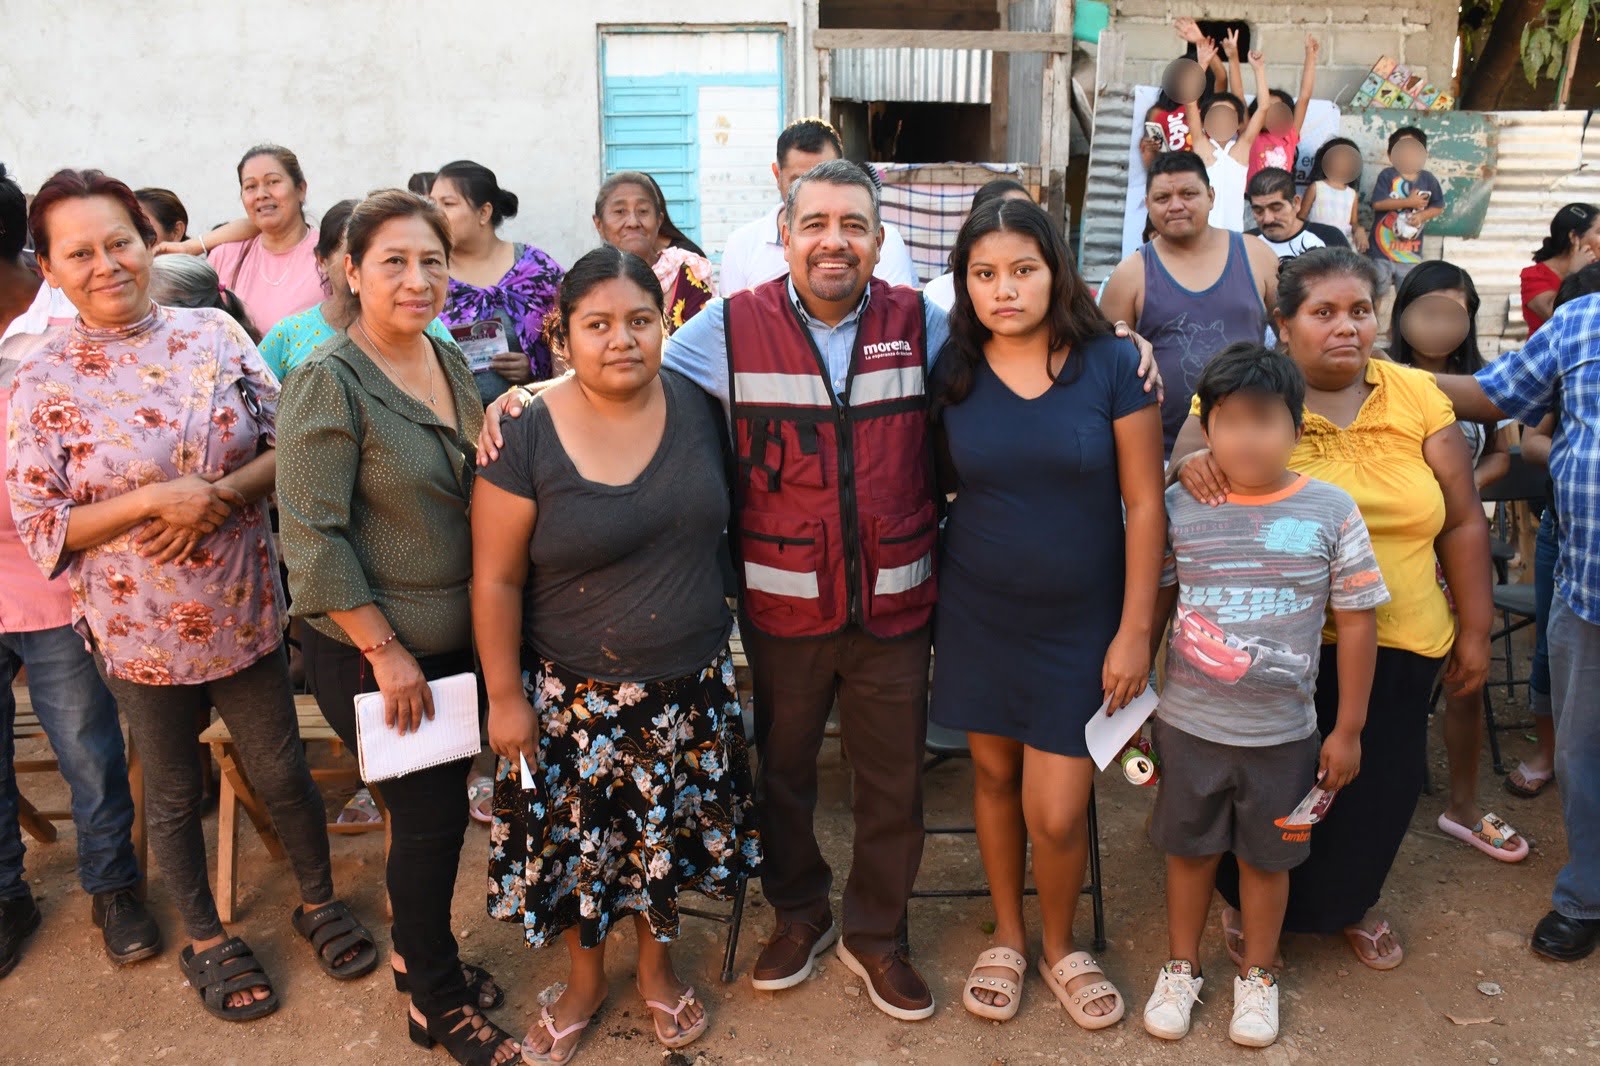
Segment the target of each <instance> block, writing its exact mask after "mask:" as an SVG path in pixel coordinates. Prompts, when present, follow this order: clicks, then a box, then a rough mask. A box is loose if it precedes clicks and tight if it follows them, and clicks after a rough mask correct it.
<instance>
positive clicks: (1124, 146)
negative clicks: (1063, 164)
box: [1078, 85, 1133, 286]
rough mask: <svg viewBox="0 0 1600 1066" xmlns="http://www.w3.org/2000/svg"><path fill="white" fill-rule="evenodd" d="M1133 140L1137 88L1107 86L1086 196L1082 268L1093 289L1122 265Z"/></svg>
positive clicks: (1099, 101) (1097, 109) (1098, 111)
mask: <svg viewBox="0 0 1600 1066" xmlns="http://www.w3.org/2000/svg"><path fill="white" fill-rule="evenodd" d="M1132 137H1133V89H1132V87H1131V86H1127V85H1107V86H1102V87H1101V89H1100V91H1099V93H1098V94H1097V96H1096V98H1095V105H1094V130H1093V131H1092V132H1091V134H1090V138H1089V180H1088V183H1087V185H1086V186H1085V188H1084V195H1083V214H1082V216H1081V217H1082V219H1083V225H1082V227H1081V232H1082V238H1081V239H1082V245H1081V247H1080V248H1079V250H1078V265H1079V269H1080V270H1081V271H1082V273H1083V276H1084V278H1085V279H1087V280H1088V282H1089V284H1090V285H1093V286H1098V285H1100V284H1101V283H1102V282H1104V281H1105V279H1106V278H1107V276H1109V275H1110V273H1111V271H1112V270H1113V269H1115V268H1116V265H1117V264H1118V263H1120V262H1121V261H1122V216H1123V209H1124V205H1125V204H1126V201H1127V196H1128V144H1129V143H1130V139H1131V138H1132Z"/></svg>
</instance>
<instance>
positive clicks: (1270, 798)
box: [1150, 718, 1322, 872]
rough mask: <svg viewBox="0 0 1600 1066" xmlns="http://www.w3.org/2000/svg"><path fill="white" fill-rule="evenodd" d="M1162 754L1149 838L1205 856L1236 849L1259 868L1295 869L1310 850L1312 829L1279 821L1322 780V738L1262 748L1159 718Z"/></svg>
mask: <svg viewBox="0 0 1600 1066" xmlns="http://www.w3.org/2000/svg"><path fill="white" fill-rule="evenodd" d="M1152 738H1153V740H1154V742H1155V749H1156V755H1157V756H1158V757H1159V758H1160V759H1161V783H1160V786H1159V789H1158V791H1157V792H1156V809H1155V814H1154V815H1153V816H1152V817H1151V820H1150V840H1151V842H1152V843H1153V844H1155V846H1156V847H1158V848H1160V849H1161V850H1162V851H1164V852H1166V853H1167V854H1168V855H1177V856H1180V857H1182V858H1189V859H1199V858H1204V857H1206V856H1209V855H1221V854H1222V853H1223V852H1227V851H1231V852H1233V853H1234V854H1235V855H1237V856H1238V857H1239V859H1240V860H1241V861H1242V862H1245V863H1248V864H1249V865H1251V866H1253V867H1255V868H1256V869H1257V870H1266V871H1269V872H1271V871H1277V870H1292V869H1294V867H1296V866H1299V865H1300V864H1301V863H1302V862H1304V861H1305V860H1306V857H1307V856H1308V855H1310V854H1311V834H1310V833H1308V832H1305V831H1303V830H1302V831H1300V832H1290V831H1285V830H1283V829H1280V828H1278V826H1277V825H1276V824H1275V823H1276V822H1277V820H1278V819H1279V818H1282V817H1284V816H1285V815H1287V814H1289V813H1290V812H1291V811H1293V810H1294V808H1295V805H1296V804H1297V803H1299V802H1300V801H1301V800H1302V799H1304V798H1305V795H1306V793H1307V792H1310V791H1311V786H1312V785H1313V784H1315V783H1316V778H1317V762H1318V759H1319V757H1320V755H1321V752H1322V738H1321V737H1320V736H1318V735H1317V734H1316V733H1312V734H1311V735H1310V736H1309V737H1306V738H1305V739H1304V740H1295V741H1290V742H1289V743H1287V744H1273V745H1269V746H1267V747H1264V748H1241V747H1235V746H1233V745H1231V744H1217V743H1214V742H1212V741H1209V740H1202V739H1200V738H1199V737H1197V736H1194V735H1193V734H1190V733H1185V732H1184V731H1183V730H1181V729H1179V728H1177V727H1176V726H1171V725H1168V724H1167V723H1166V722H1163V721H1162V720H1161V719H1159V718H1157V719H1156V722H1155V728H1154V731H1153V733H1152Z"/></svg>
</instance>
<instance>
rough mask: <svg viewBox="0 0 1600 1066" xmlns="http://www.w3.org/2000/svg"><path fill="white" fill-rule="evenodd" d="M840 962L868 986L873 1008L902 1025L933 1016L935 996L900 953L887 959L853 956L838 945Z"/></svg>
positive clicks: (885, 957) (890, 954)
mask: <svg viewBox="0 0 1600 1066" xmlns="http://www.w3.org/2000/svg"><path fill="white" fill-rule="evenodd" d="M839 958H840V960H841V961H843V962H844V964H845V965H846V966H848V967H850V971H851V972H852V973H854V974H855V975H856V976H857V977H859V978H861V980H862V981H864V982H865V983H866V986H867V995H868V996H870V997H871V999H872V1005H873V1006H875V1007H877V1008H878V1009H879V1010H881V1011H883V1013H885V1014H887V1015H888V1016H889V1017H891V1018H896V1019H898V1020H900V1021H902V1022H920V1021H921V1020H922V1019H924V1018H929V1017H932V1016H933V993H932V992H931V991H929V989H928V982H926V981H924V980H923V979H922V975H921V974H920V973H918V972H917V971H916V968H915V967H914V966H912V965H911V960H910V959H908V958H906V956H905V955H904V954H903V953H901V952H899V951H891V952H889V953H888V954H887V955H861V956H858V955H854V954H852V953H851V951H850V949H849V948H848V947H846V946H845V943H844V941H842V940H841V941H839Z"/></svg>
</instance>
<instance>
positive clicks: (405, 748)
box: [356, 674, 483, 781]
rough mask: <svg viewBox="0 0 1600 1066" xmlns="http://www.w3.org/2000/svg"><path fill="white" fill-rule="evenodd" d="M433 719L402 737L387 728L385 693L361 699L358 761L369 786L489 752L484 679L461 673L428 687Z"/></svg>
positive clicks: (357, 730) (365, 696)
mask: <svg viewBox="0 0 1600 1066" xmlns="http://www.w3.org/2000/svg"><path fill="white" fill-rule="evenodd" d="M428 688H429V690H430V691H431V692H432V693H433V717H432V718H426V717H425V718H423V719H422V724H421V726H419V727H418V728H417V730H416V731H415V732H412V733H407V734H405V735H404V736H401V735H400V733H399V732H398V731H396V730H395V729H393V728H392V727H390V726H388V725H386V724H384V721H383V693H381V692H363V693H362V694H361V695H359V696H357V697H356V748H357V751H356V756H357V758H358V759H359V760H360V762H361V779H362V780H363V781H388V780H390V779H391V778H395V777H400V776H401V775H402V774H409V773H411V772H412V771H415V770H426V769H428V768H429V767H431V766H439V765H442V764H444V763H447V762H454V761H456V760H457V759H468V758H471V757H472V756H474V755H476V754H478V752H480V751H482V750H483V743H482V741H481V740H480V739H479V734H478V680H477V678H475V677H473V676H472V675H471V674H455V675H453V676H451V677H441V678H440V679H439V680H437V681H430V682H428Z"/></svg>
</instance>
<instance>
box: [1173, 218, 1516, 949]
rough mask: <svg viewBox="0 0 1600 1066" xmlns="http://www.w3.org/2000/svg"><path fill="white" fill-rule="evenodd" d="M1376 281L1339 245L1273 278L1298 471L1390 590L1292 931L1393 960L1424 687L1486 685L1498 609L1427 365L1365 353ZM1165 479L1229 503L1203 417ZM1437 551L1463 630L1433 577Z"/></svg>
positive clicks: (1462, 453) (1463, 465)
mask: <svg viewBox="0 0 1600 1066" xmlns="http://www.w3.org/2000/svg"><path fill="white" fill-rule="evenodd" d="M1377 285H1378V278H1377V274H1376V273H1375V272H1374V270H1373V268H1372V266H1371V264H1370V263H1369V262H1368V261H1367V259H1366V257H1364V256H1360V255H1356V254H1355V253H1353V252H1351V251H1349V250H1348V249H1343V248H1319V249H1317V250H1316V251H1313V252H1311V253H1309V254H1307V255H1303V256H1301V257H1300V258H1298V259H1296V260H1293V261H1292V262H1289V263H1286V264H1284V267H1283V271H1282V272H1281V273H1280V275H1279V278H1278V307H1277V328H1278V336H1279V337H1281V338H1282V340H1283V343H1284V345H1285V347H1286V348H1287V349H1288V352H1289V355H1290V356H1291V357H1292V358H1293V359H1294V361H1295V363H1296V364H1297V365H1298V366H1299V367H1300V369H1301V371H1302V372H1303V373H1304V374H1305V377H1306V407H1305V428H1304V430H1303V435H1302V437H1301V439H1300V443H1299V445H1298V446H1297V447H1296V448H1295V451H1294V455H1293V456H1292V457H1291V458H1290V460H1289V465H1290V467H1291V468H1292V469H1294V470H1297V471H1299V472H1301V473H1304V474H1309V475H1310V476H1311V477H1314V478H1319V479H1321V480H1323V481H1327V482H1330V483H1332V484H1334V485H1337V486H1339V487H1340V488H1342V489H1344V490H1345V491H1346V492H1348V493H1350V495H1351V496H1353V497H1354V498H1355V501H1356V503H1357V504H1358V505H1359V506H1360V508H1361V514H1362V516H1363V517H1364V518H1365V519H1366V523H1367V529H1368V531H1369V532H1370V533H1371V535H1372V548H1373V552H1374V554H1375V555H1376V556H1377V558H1378V567H1379V569H1380V570H1381V571H1382V572H1383V580H1384V582H1385V584H1387V585H1388V586H1389V592H1390V594H1391V599H1390V600H1389V602H1388V603H1387V604H1386V605H1384V606H1382V607H1379V608H1378V658H1377V669H1376V671H1375V672H1374V674H1373V681H1372V697H1371V700H1370V703H1369V705H1368V708H1369V713H1368V715H1367V724H1366V728H1365V729H1363V730H1362V733H1361V746H1362V766H1361V775H1360V776H1359V777H1358V778H1356V780H1355V781H1354V782H1352V783H1351V784H1350V785H1347V786H1346V787H1345V788H1344V789H1342V790H1340V792H1339V797H1338V800H1337V802H1335V803H1334V805H1333V807H1332V808H1331V809H1330V810H1329V812H1328V814H1327V816H1326V817H1325V819H1324V820H1323V821H1322V822H1321V823H1319V824H1318V825H1317V827H1316V829H1315V830H1314V831H1313V832H1312V834H1311V858H1310V859H1308V860H1307V861H1306V862H1305V863H1303V864H1302V865H1300V866H1299V867H1297V868H1296V869H1295V870H1294V871H1293V873H1292V874H1291V875H1290V887H1289V909H1288V914H1287V916H1286V918H1285V920H1284V926H1283V927H1284V930H1285V931H1287V932H1298V933H1337V932H1341V931H1342V932H1343V933H1344V934H1345V936H1346V937H1347V938H1348V939H1349V941H1350V944H1351V947H1352V948H1354V950H1355V952H1356V955H1357V956H1358V957H1359V958H1360V959H1361V961H1362V962H1364V963H1365V964H1367V965H1368V966H1371V967H1372V968H1374V969H1379V970H1388V969H1393V968H1394V967H1395V966H1398V965H1399V964H1400V961H1401V959H1402V958H1403V957H1404V953H1403V952H1402V951H1401V948H1400V943H1399V940H1398V938H1397V937H1396V936H1395V934H1394V931H1393V929H1392V928H1391V927H1390V925H1389V922H1388V921H1387V920H1385V919H1384V918H1383V917H1382V916H1381V915H1380V914H1378V913H1376V912H1375V911H1374V910H1373V908H1374V906H1375V905H1376V904H1377V902H1378V896H1379V895H1380V894H1381V893H1382V891H1383V883H1384V880H1385V879H1386V878H1387V877H1388V875H1389V869H1390V867H1391V866H1392V865H1393V864H1394V860H1395V856H1396V854H1397V853H1398V851H1399V849H1400V841H1401V840H1402V839H1403V838H1404V836H1405V832H1406V828H1407V826H1408V825H1409V824H1410V822H1411V816H1412V814H1413V813H1414V812H1415V811H1416V806H1417V799H1418V797H1419V796H1420V795H1421V792H1422V784H1423V766H1424V760H1425V759H1426V756H1427V739H1428V707H1429V696H1430V695H1431V692H1432V688H1433V683H1434V680H1435V678H1437V676H1438V674H1439V666H1440V663H1441V662H1442V661H1443V660H1444V658H1445V657H1446V656H1447V655H1448V656H1449V659H1450V663H1449V667H1448V668H1447V670H1446V671H1445V685H1446V688H1448V689H1449V690H1450V691H1452V692H1456V691H1464V690H1472V689H1474V688H1475V686H1477V685H1481V684H1482V683H1483V681H1484V677H1485V675H1486V674H1487V672H1488V660H1489V627H1490V622H1491V619H1492V616H1493V607H1492V603H1491V598H1490V597H1491V593H1490V587H1489V578H1488V575H1489V573H1490V569H1489V532H1488V524H1487V523H1486V522H1485V521H1484V517H1483V509H1482V507H1481V506H1480V504H1479V500H1478V493H1477V490H1476V488H1474V486H1473V480H1472V457H1471V453H1470V452H1469V451H1468V449H1467V447H1466V442H1465V440H1464V438H1463V437H1462V435H1461V430H1460V429H1459V428H1458V427H1457V426H1456V425H1455V414H1454V412H1453V410H1452V408H1451V406H1450V401H1449V400H1448V399H1447V398H1446V397H1445V395H1444V393H1442V392H1440V391H1439V388H1438V386H1437V385H1435V384H1434V381H1433V378H1432V376H1431V375H1428V374H1426V373H1423V372H1421V371H1418V370H1413V369H1411V368H1409V367H1403V366H1400V365H1398V364H1396V363H1393V362H1390V361H1388V360H1387V359H1385V358H1383V357H1382V356H1381V355H1380V356H1379V358H1377V359H1374V358H1372V345H1373V341H1374V340H1375V339H1376V337H1377V332H1378V327H1377V317H1376V315H1374V313H1373V299H1374V295H1375V291H1376V289H1377ZM1170 476H1171V477H1172V478H1174V479H1176V480H1181V481H1182V482H1183V484H1184V487H1185V488H1187V489H1188V490H1189V491H1190V492H1191V493H1192V494H1193V495H1194V496H1195V498H1196V499H1200V500H1210V501H1213V502H1216V503H1220V502H1222V500H1223V498H1224V497H1225V495H1226V493H1227V490H1228V486H1227V480H1226V479H1225V478H1224V477H1223V475H1222V472H1221V471H1220V470H1219V469H1218V468H1217V466H1216V464H1215V463H1213V462H1212V461H1211V458H1210V453H1209V452H1207V451H1206V450H1205V449H1204V446H1203V439H1202V436H1201V432H1200V424H1199V419H1198V417H1197V416H1196V415H1195V414H1194V413H1191V414H1190V416H1189V420H1188V422H1187V423H1185V425H1184V427H1183V430H1182V431H1181V432H1180V433H1179V435H1178V439H1177V442H1176V444H1175V445H1174V447H1173V451H1172V464H1171V468H1170ZM1436 558H1437V560H1438V562H1439V563H1440V564H1442V566H1443V568H1444V575H1445V583H1446V584H1447V585H1448V586H1449V591H1450V595H1451V596H1452V597H1453V598H1454V600H1455V604H1456V611H1457V616H1458V618H1459V629H1458V628H1457V626H1456V623H1455V622H1454V621H1453V620H1452V619H1451V617H1450V607H1449V604H1448V603H1447V602H1446V600H1445V593H1444V590H1442V589H1441V588H1440V587H1439V583H1438V579H1437V576H1436V575H1437V571H1436V569H1435V559H1436ZM1333 639H1334V638H1333V633H1332V630H1331V629H1330V630H1324V632H1323V641H1324V644H1323V649H1322V651H1323V655H1322V670H1321V673H1320V674H1319V676H1318V685H1317V697H1316V699H1317V717H1318V720H1319V725H1320V727H1321V729H1322V732H1323V733H1324V735H1326V733H1327V732H1328V731H1329V730H1330V729H1331V728H1332V726H1333V712H1334V710H1335V709H1336V707H1337V705H1338V687H1339V676H1338V667H1337V659H1336V657H1335V656H1334V654H1333V645H1332V643H1331V642H1332V641H1333ZM1284 813H1285V814H1288V813H1289V812H1288V811H1285V812H1284ZM1217 886H1218V888H1219V890H1221V892H1222V894H1223V896H1224V898H1225V899H1227V901H1228V903H1229V904H1230V906H1231V907H1237V906H1238V903H1239V899H1238V874H1237V868H1236V867H1233V866H1232V864H1231V863H1225V864H1224V866H1223V868H1222V869H1221V870H1219V872H1218V877H1217ZM1237 924H1238V913H1237V911H1236V910H1234V911H1229V912H1225V914H1224V928H1225V929H1226V930H1227V933H1228V937H1229V940H1230V943H1229V945H1228V950H1229V953H1230V954H1233V953H1234V952H1235V951H1237V949H1238V948H1239V946H1240V941H1239V939H1238V936H1237Z"/></svg>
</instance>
